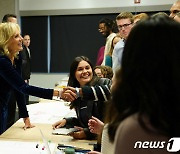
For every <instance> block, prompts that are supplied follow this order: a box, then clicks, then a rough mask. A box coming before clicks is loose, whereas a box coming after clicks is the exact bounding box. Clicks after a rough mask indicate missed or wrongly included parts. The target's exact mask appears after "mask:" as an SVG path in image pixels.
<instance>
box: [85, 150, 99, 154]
mask: <svg viewBox="0 0 180 154" xmlns="http://www.w3.org/2000/svg"><path fill="white" fill-rule="evenodd" d="M88 154H102V153H101V152H98V151H90V152H88Z"/></svg>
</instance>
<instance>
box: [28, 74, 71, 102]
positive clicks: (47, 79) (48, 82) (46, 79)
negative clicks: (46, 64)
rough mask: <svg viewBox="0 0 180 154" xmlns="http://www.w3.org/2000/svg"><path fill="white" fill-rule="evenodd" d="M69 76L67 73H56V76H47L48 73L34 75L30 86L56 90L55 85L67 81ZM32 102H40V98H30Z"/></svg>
mask: <svg viewBox="0 0 180 154" xmlns="http://www.w3.org/2000/svg"><path fill="white" fill-rule="evenodd" d="M67 77H68V74H65V73H56V74H53V73H51V74H47V73H32V74H31V79H30V84H31V85H34V86H38V87H42V88H54V87H55V83H57V82H58V81H61V80H64V79H67ZM29 100H30V101H38V100H39V98H37V97H33V96H30V98H29Z"/></svg>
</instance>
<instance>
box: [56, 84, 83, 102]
mask: <svg viewBox="0 0 180 154" xmlns="http://www.w3.org/2000/svg"><path fill="white" fill-rule="evenodd" d="M81 95H82V89H81V88H74V87H63V88H62V89H58V97H59V98H60V99H63V100H65V101H67V102H72V101H74V100H75V99H77V98H78V97H80V96H81Z"/></svg>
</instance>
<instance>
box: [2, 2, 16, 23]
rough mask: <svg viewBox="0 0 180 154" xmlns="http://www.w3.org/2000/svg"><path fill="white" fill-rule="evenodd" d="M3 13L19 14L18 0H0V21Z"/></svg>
mask: <svg viewBox="0 0 180 154" xmlns="http://www.w3.org/2000/svg"><path fill="white" fill-rule="evenodd" d="M5 14H16V15H17V16H18V15H19V1H18V0H0V22H1V21H2V18H3V16H4V15H5Z"/></svg>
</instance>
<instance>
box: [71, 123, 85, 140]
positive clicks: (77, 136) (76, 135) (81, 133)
mask: <svg viewBox="0 0 180 154" xmlns="http://www.w3.org/2000/svg"><path fill="white" fill-rule="evenodd" d="M75 128H78V131H76V132H71V133H69V135H70V136H72V137H73V138H74V139H86V134H85V132H84V129H83V128H82V127H76V126H75Z"/></svg>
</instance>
